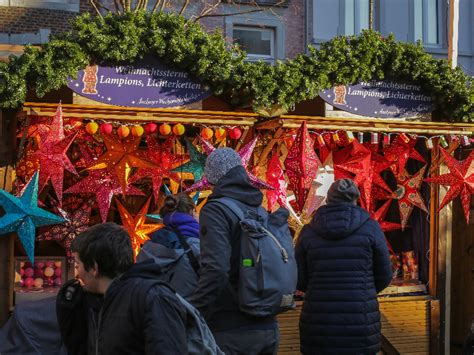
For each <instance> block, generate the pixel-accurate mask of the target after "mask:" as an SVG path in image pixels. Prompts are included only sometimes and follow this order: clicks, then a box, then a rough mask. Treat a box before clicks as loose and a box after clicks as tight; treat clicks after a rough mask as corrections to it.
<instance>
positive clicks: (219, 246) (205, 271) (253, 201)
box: [190, 166, 276, 332]
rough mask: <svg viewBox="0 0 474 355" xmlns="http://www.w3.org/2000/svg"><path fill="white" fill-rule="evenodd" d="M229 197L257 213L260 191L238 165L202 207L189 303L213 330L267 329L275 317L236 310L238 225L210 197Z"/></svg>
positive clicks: (260, 196) (229, 212)
mask: <svg viewBox="0 0 474 355" xmlns="http://www.w3.org/2000/svg"><path fill="white" fill-rule="evenodd" d="M221 197H228V198H232V199H234V200H235V201H236V203H238V204H239V205H240V206H241V207H242V208H243V209H244V210H249V211H253V212H256V211H257V207H258V206H260V205H261V203H262V199H263V195H262V192H261V191H260V190H259V189H257V188H255V187H254V186H252V185H251V184H250V182H249V179H248V175H247V172H246V171H245V169H244V168H243V167H242V166H237V167H235V168H233V169H231V170H229V172H228V173H227V174H226V175H225V176H224V177H222V178H221V179H219V181H218V182H217V184H216V186H215V187H214V189H213V192H212V194H211V195H210V196H209V198H208V202H207V203H206V204H205V205H204V207H203V208H202V209H201V213H200V216H199V224H200V226H201V229H200V230H201V232H200V240H201V269H200V271H199V281H198V287H197V289H196V290H195V292H194V294H193V295H192V296H191V298H190V301H191V303H192V304H193V305H194V306H195V307H196V308H197V309H198V310H199V311H200V312H201V314H203V315H204V317H205V318H206V321H207V324H208V325H209V327H210V328H211V330H212V331H213V332H219V331H226V330H231V329H237V328H247V329H270V328H272V327H273V326H274V323H275V321H276V320H275V318H274V317H263V318H255V317H251V316H248V315H246V314H244V313H242V312H240V310H239V305H238V301H237V284H238V279H239V260H240V234H241V229H240V224H239V220H238V218H237V216H235V214H234V213H233V212H231V210H229V209H228V208H227V207H225V206H223V205H222V204H220V203H215V202H214V203H213V200H215V199H217V198H221Z"/></svg>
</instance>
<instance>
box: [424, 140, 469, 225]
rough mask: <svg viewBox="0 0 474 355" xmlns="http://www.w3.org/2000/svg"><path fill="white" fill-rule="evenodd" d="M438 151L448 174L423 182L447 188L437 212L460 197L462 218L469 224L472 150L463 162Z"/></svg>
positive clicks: (443, 151) (442, 150)
mask: <svg viewBox="0 0 474 355" xmlns="http://www.w3.org/2000/svg"><path fill="white" fill-rule="evenodd" d="M440 149H441V154H442V155H443V157H444V161H445V164H446V166H447V167H448V168H449V173H448V174H443V175H440V176H435V177H431V178H427V179H425V181H428V182H433V183H435V184H440V185H444V186H449V190H448V192H447V193H446V196H444V199H443V201H442V202H441V204H440V206H439V209H438V211H439V210H441V209H442V208H443V207H444V206H446V205H447V204H448V203H449V202H450V201H452V200H453V199H454V198H456V197H457V196H458V195H461V203H462V207H463V210H464V216H465V217H466V221H467V222H468V223H469V216H470V204H471V195H473V194H474V150H473V151H472V152H471V153H470V154H469V156H468V157H467V158H466V159H465V160H461V161H459V160H456V159H454V158H453V157H452V156H451V155H450V154H449V153H448V152H447V151H446V150H444V149H443V148H440Z"/></svg>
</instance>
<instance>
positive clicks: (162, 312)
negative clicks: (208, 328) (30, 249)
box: [57, 260, 187, 355]
mask: <svg viewBox="0 0 474 355" xmlns="http://www.w3.org/2000/svg"><path fill="white" fill-rule="evenodd" d="M160 273H161V270H160V267H159V266H158V265H157V264H155V263H153V262H152V261H151V260H150V261H146V262H143V263H139V264H135V265H134V266H132V267H131V268H130V270H129V271H127V272H126V273H125V274H123V275H122V276H120V277H119V278H117V279H115V280H114V281H113V282H112V283H111V285H110V286H109V288H108V289H107V292H106V293H105V295H104V297H97V296H96V297H88V300H87V301H88V306H87V307H86V308H85V311H86V312H87V313H88V316H87V317H83V318H84V319H85V321H86V322H87V325H86V324H82V323H81V322H77V321H76V322H69V319H70V318H71V317H74V314H73V313H72V312H71V311H72V310H68V309H67V307H68V305H67V303H68V301H67V300H66V299H65V298H64V295H65V293H64V292H63V289H62V290H61V291H60V293H59V295H58V301H57V310H58V321H59V325H60V328H61V333H62V334H63V337H64V334H73V333H74V331H75V330H79V331H81V330H82V329H84V328H85V329H87V354H101V355H104V354H162V355H171V354H173V355H174V354H176V355H178V354H186V353H187V342H186V310H185V309H184V308H183V306H182V305H181V303H180V301H179V300H178V299H177V298H176V296H175V294H174V293H173V292H172V291H171V290H170V289H169V288H168V287H164V286H162V285H159V284H156V281H155V280H156V279H157V278H159V274H160ZM75 287H80V286H78V285H76V286H75ZM75 292H76V293H77V294H78V295H84V292H82V290H81V289H80V290H76V291H75ZM85 294H86V295H87V293H85ZM89 295H90V294H89ZM84 296H85V295H84ZM76 303H77V302H76ZM75 311H77V312H83V311H84V309H83V308H78V309H75ZM76 319H81V318H79V317H76ZM66 325H68V327H76V328H78V329H64V327H65V326H66ZM66 340H67V339H66ZM75 340H76V341H77V340H78V339H75ZM82 342H84V339H82ZM65 343H66V346H67V348H68V351H71V353H76V354H78V352H77V351H75V349H76V347H78V346H80V345H82V344H79V343H78V344H74V342H71V341H66V342H65ZM81 353H82V352H81Z"/></svg>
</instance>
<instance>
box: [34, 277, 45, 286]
mask: <svg viewBox="0 0 474 355" xmlns="http://www.w3.org/2000/svg"><path fill="white" fill-rule="evenodd" d="M43 282H44V281H43V279H42V278H41V277H38V278H36V279H35V280H34V282H33V285H34V286H35V287H38V288H40V287H43Z"/></svg>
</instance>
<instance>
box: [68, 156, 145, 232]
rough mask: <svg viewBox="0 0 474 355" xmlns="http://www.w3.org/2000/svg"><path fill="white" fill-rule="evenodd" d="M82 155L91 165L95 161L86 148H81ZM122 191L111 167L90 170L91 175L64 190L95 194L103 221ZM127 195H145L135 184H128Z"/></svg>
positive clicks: (73, 192)
mask: <svg viewBox="0 0 474 355" xmlns="http://www.w3.org/2000/svg"><path fill="white" fill-rule="evenodd" d="M81 151H82V157H83V159H84V160H85V162H86V163H87V165H91V164H93V163H94V161H95V160H94V158H93V157H92V155H90V153H89V152H88V151H87V150H86V149H81ZM121 192H122V187H121V186H120V183H119V181H118V179H117V176H116V174H115V171H113V170H110V169H101V170H90V171H89V175H88V176H86V177H85V178H83V179H82V180H80V181H79V182H77V183H76V184H74V185H73V186H71V187H70V188H68V189H67V190H66V191H64V193H65V194H82V193H92V194H95V197H96V200H97V204H98V206H99V212H100V216H101V218H102V223H105V222H106V221H107V215H108V213H109V208H110V203H111V202H112V197H113V196H114V195H116V194H120V193H121ZM126 194H127V195H135V196H143V192H142V191H141V190H139V189H137V188H136V187H134V186H131V185H127V187H126Z"/></svg>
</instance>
